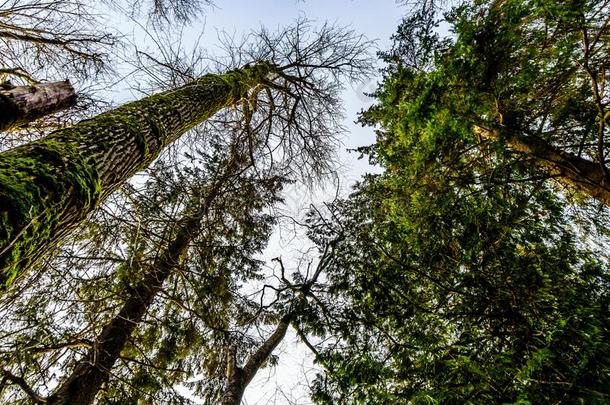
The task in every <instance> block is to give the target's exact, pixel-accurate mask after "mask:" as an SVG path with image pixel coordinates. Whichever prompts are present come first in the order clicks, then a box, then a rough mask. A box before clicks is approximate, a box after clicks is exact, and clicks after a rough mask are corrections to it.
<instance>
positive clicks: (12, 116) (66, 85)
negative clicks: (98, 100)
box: [0, 80, 76, 131]
mask: <svg viewBox="0 0 610 405" xmlns="http://www.w3.org/2000/svg"><path fill="white" fill-rule="evenodd" d="M75 103H76V92H75V91H74V88H73V87H72V85H71V84H70V82H68V81H67V80H66V81H65V82H54V83H38V84H33V85H30V86H11V85H6V84H4V85H3V87H2V86H0V131H6V130H7V129H10V128H12V127H18V126H24V125H27V124H28V123H30V122H31V121H34V120H35V119H38V118H42V117H44V116H45V115H48V114H51V113H54V112H56V111H60V110H63V109H66V108H68V107H71V106H73V105H74V104H75Z"/></svg>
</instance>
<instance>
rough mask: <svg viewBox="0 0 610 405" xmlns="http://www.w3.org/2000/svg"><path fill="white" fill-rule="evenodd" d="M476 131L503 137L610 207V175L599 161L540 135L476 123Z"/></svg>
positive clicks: (552, 174)
mask: <svg viewBox="0 0 610 405" xmlns="http://www.w3.org/2000/svg"><path fill="white" fill-rule="evenodd" d="M474 132H475V133H476V134H477V135H480V136H482V137H484V138H491V139H499V138H500V136H502V137H503V139H505V140H506V143H507V145H508V146H509V147H510V148H512V149H514V150H516V151H519V152H522V153H525V154H528V155H530V156H532V157H533V158H535V159H536V160H537V161H538V164H539V166H540V167H541V168H542V169H543V170H544V171H546V172H547V173H548V174H549V175H551V176H555V178H556V180H557V181H559V182H561V183H563V184H565V185H567V186H568V187H570V188H575V189H577V190H579V191H581V192H583V193H585V194H587V195H589V196H590V197H592V198H595V199H596V200H598V201H600V202H602V203H603V204H606V205H609V206H610V177H609V176H608V174H607V173H606V171H605V170H604V168H602V166H601V165H600V164H599V163H595V162H592V161H590V160H587V159H583V158H581V157H579V156H576V155H572V154H570V153H567V152H564V151H562V150H559V149H557V148H556V147H554V146H553V145H551V144H550V143H549V142H547V141H545V140H544V139H542V138H539V137H536V136H531V135H520V134H516V133H502V134H501V132H500V130H498V129H488V128H483V127H480V126H475V127H474Z"/></svg>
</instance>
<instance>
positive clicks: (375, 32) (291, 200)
mask: <svg viewBox="0 0 610 405" xmlns="http://www.w3.org/2000/svg"><path fill="white" fill-rule="evenodd" d="M404 11H405V10H404V7H400V6H398V5H397V4H396V2H395V1H394V0H376V1H371V0H306V1H296V0H249V1H243V0H239V1H235V0H233V1H232V0H217V1H216V7H215V8H212V9H209V10H208V11H207V13H206V16H205V30H204V37H203V38H202V39H203V41H202V43H203V44H205V46H209V47H210V48H211V50H212V51H213V48H214V46H215V45H214V42H215V40H216V38H217V32H218V31H226V32H228V33H235V34H236V36H238V37H239V36H240V35H241V34H242V33H247V32H249V31H251V30H256V29H257V28H259V27H260V26H265V27H267V28H270V29H273V28H276V27H278V26H282V25H287V24H290V23H291V22H293V21H294V20H296V19H297V18H299V17H305V18H308V19H311V20H314V21H315V22H316V23H318V24H322V23H324V22H325V21H328V22H330V23H335V24H337V25H340V26H349V27H350V28H351V29H353V30H355V31H356V32H357V33H362V34H364V35H365V36H366V37H368V38H369V39H374V40H377V41H378V43H377V46H378V47H379V49H387V48H388V47H389V45H390V36H391V35H392V34H393V32H394V31H395V29H396V27H397V26H398V23H399V21H400V19H401V16H402V14H403V13H404ZM200 30H201V26H197V24H195V25H194V26H193V31H192V32H193V35H198V34H197V33H198V32H200ZM378 80H379V78H373V79H371V80H369V81H368V82H366V83H360V84H356V85H354V86H348V87H347V89H346V91H345V92H344V102H345V108H346V120H345V123H344V124H345V126H346V128H347V130H348V131H347V133H346V134H345V135H344V137H343V139H342V141H343V144H344V146H343V147H342V151H340V152H341V153H340V156H341V161H342V163H343V165H344V167H343V170H342V173H341V180H340V183H341V188H342V190H343V193H346V192H348V190H349V186H350V185H351V184H353V183H354V181H356V180H357V179H358V178H360V176H361V175H362V174H363V173H364V172H370V171H373V170H375V169H374V168H371V167H369V166H368V164H367V162H366V160H358V159H357V155H356V154H355V153H347V152H346V151H345V150H346V149H348V148H355V147H357V146H362V145H369V144H371V143H373V142H374V134H373V130H372V129H371V128H362V127H361V126H360V125H358V124H355V123H354V121H355V120H356V118H357V113H358V112H359V111H360V110H362V109H363V108H366V107H367V106H369V105H370V104H371V102H372V100H371V99H370V98H368V97H366V96H365V95H364V94H363V93H365V92H371V91H372V90H374V89H375V88H376V85H377V81H378ZM305 194H307V192H306V191H305V190H303V189H302V188H298V187H297V188H295V189H293V190H290V191H289V193H288V194H287V198H286V200H287V204H288V205H290V204H293V205H295V206H296V205H298V204H303V202H304V201H310V200H313V201H315V200H321V199H324V196H325V195H327V194H325V193H322V195H321V196H320V195H317V196H311V195H309V196H306V195H305ZM289 245H290V243H288V242H283V241H281V240H278V236H277V235H276V237H275V240H274V241H273V242H272V243H271V244H270V247H269V249H268V251H269V254H270V257H274V256H278V254H277V253H278V251H280V252H281V253H282V254H284V255H286V254H289V252H288V253H287V252H286V249H289V248H290V247H289ZM297 245H298V243H297ZM298 248H299V247H298V246H296V247H295V246H292V249H294V250H295V251H296V250H298ZM276 354H279V364H278V366H276V367H274V368H266V369H263V370H260V371H259V373H258V374H257V376H256V378H255V379H254V380H253V381H252V382H251V383H250V385H249V387H248V389H247V390H246V393H245V397H244V403H245V404H247V405H254V404H257V405H263V404H272V403H273V404H289V403H293V404H309V403H310V400H309V398H308V396H307V388H306V387H307V384H308V382H309V381H308V380H310V379H311V378H313V376H314V374H315V373H312V372H311V370H312V369H313V368H314V365H313V364H312V357H311V356H310V355H309V354H308V353H307V349H306V348H305V347H304V345H302V344H299V343H298V340H297V339H296V338H295V336H294V334H292V333H291V334H289V336H287V338H286V339H285V340H284V342H283V344H282V345H281V346H280V347H279V348H278V350H277V351H276Z"/></svg>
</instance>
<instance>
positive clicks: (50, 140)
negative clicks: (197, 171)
mask: <svg viewBox="0 0 610 405" xmlns="http://www.w3.org/2000/svg"><path fill="white" fill-rule="evenodd" d="M271 68H272V67H271V65H270V64H268V63H259V64H256V65H253V66H246V67H244V68H242V69H237V70H234V71H230V72H228V73H225V74H208V75H206V76H203V77H201V78H199V79H197V80H195V81H194V82H192V83H190V84H187V85H185V86H182V87H180V88H177V89H174V90H170V91H167V92H164V93H160V94H157V95H153V96H150V97H146V98H144V99H142V100H139V101H136V102H133V103H129V104H126V105H124V106H122V107H119V108H116V109H114V110H111V111H109V112H106V113H104V114H101V115H99V116H97V117H95V118H93V119H90V120H85V121H82V122H80V123H79V124H77V125H75V126H73V127H71V128H66V129H62V130H59V131H55V132H53V133H51V134H50V135H48V136H47V137H45V138H43V139H40V140H38V141H35V142H31V143H28V144H26V145H23V146H20V147H17V148H15V149H11V150H9V151H7V152H4V153H2V154H0V291H2V290H3V289H5V288H6V287H7V286H8V285H10V284H11V283H12V281H13V280H14V279H15V277H17V276H19V275H20V274H21V273H22V272H23V271H24V270H25V269H27V268H28V267H29V266H31V265H32V264H33V263H34V262H35V261H36V260H38V259H39V258H40V257H42V256H43V255H44V254H46V253H47V252H49V251H50V250H52V249H54V248H55V247H56V245H57V244H58V243H59V242H60V241H61V239H62V238H63V237H64V236H65V235H66V234H68V233H69V232H70V231H71V230H72V229H74V228H75V227H76V226H78V225H79V224H80V223H81V221H82V220H83V219H84V218H85V217H86V216H87V214H88V213H89V212H91V211H92V210H93V209H94V208H95V207H96V206H97V205H98V203H99V202H100V201H101V200H102V199H103V198H105V197H106V196H108V195H109V194H110V193H112V192H113V191H114V190H116V189H117V188H118V187H119V186H120V185H121V184H122V183H123V182H125V181H126V180H127V179H129V178H130V177H131V176H133V175H134V174H135V173H136V172H138V171H140V170H142V169H144V168H146V167H147V166H148V165H150V163H151V162H152V161H153V160H154V159H155V158H156V157H157V156H158V155H159V153H160V152H161V151H162V150H163V149H164V148H165V147H166V146H167V145H169V144H170V143H172V142H174V141H175V140H176V139H178V138H179V137H180V135H182V134H183V133H184V132H186V131H187V130H189V129H191V128H192V127H193V126H195V125H197V124H199V123H201V122H202V121H204V120H206V119H207V118H209V117H210V116H212V115H213V114H214V113H216V112H217V111H218V110H220V109H222V108H223V107H225V106H228V105H231V104H233V103H235V102H236V101H238V100H239V99H240V98H242V97H243V96H244V95H246V93H247V91H248V89H250V88H251V87H253V86H255V85H256V84H258V83H260V82H262V81H265V79H266V78H267V76H268V74H269V73H270V70H271Z"/></svg>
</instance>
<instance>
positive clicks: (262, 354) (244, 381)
mask: <svg viewBox="0 0 610 405" xmlns="http://www.w3.org/2000/svg"><path fill="white" fill-rule="evenodd" d="M291 320H292V314H287V315H284V317H283V318H282V319H281V320H280V322H279V324H278V325H277V327H276V328H275V331H274V332H273V333H272V334H271V336H269V337H268V338H267V340H265V342H263V344H262V345H260V346H259V347H258V349H256V351H255V352H254V353H253V354H252V355H251V356H250V358H249V359H248V361H247V362H246V364H245V365H244V366H243V367H237V366H236V365H235V364H233V365H232V367H231V370H230V372H229V375H228V376H227V377H228V381H227V387H226V389H225V391H224V393H223V395H222V405H239V404H240V403H241V399H242V397H243V396H244V391H245V390H246V387H247V386H248V384H250V381H252V379H253V378H254V376H255V375H256V372H257V371H258V370H259V369H260V368H261V366H262V365H263V363H264V362H265V361H266V360H267V359H268V358H269V356H271V353H273V351H274V350H275V348H276V347H277V346H278V345H279V344H280V342H281V341H282V340H283V339H284V337H285V336H286V331H287V330H288V326H290V322H291Z"/></svg>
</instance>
